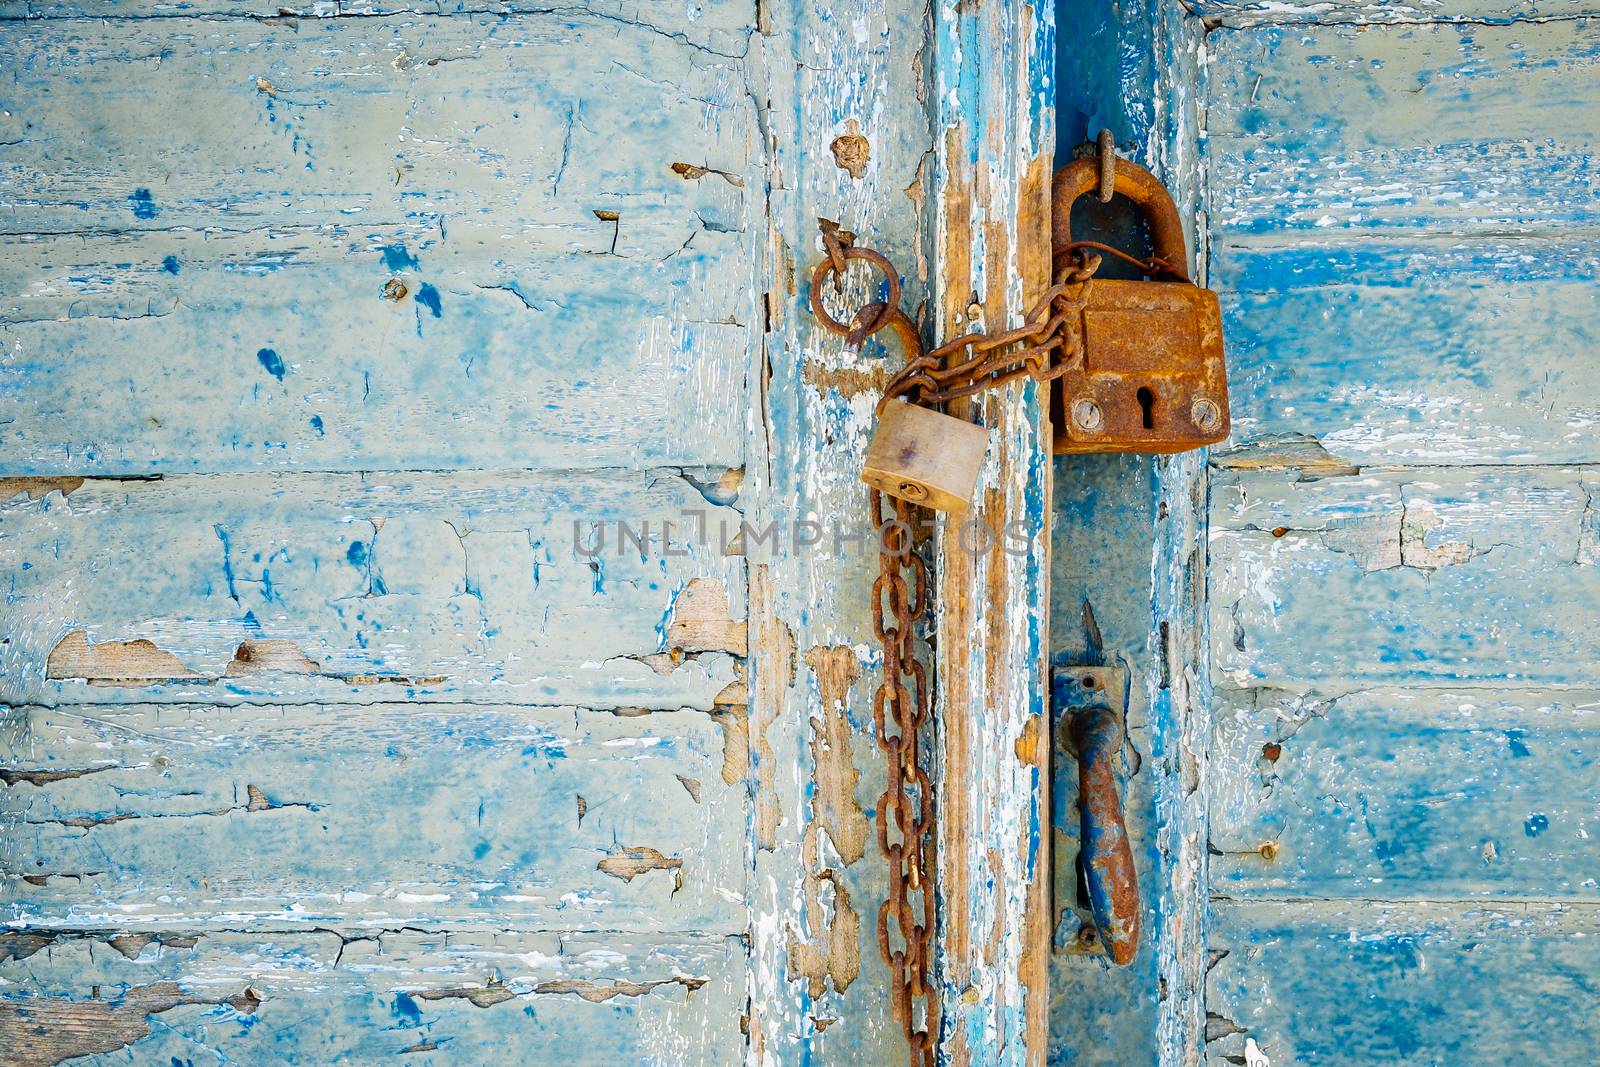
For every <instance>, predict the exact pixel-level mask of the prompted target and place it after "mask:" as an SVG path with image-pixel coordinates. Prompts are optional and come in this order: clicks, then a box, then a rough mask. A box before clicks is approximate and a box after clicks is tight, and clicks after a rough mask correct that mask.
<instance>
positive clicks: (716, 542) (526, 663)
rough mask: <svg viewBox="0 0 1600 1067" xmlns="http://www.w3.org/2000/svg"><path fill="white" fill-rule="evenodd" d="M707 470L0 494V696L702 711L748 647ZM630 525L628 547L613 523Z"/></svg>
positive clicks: (207, 482) (739, 584) (299, 479)
mask: <svg viewBox="0 0 1600 1067" xmlns="http://www.w3.org/2000/svg"><path fill="white" fill-rule="evenodd" d="M719 473H720V472H708V471H700V472H694V471H689V472H687V473H683V474H680V473H678V472H675V471H658V472H622V471H619V472H611V473H590V474H563V475H529V474H505V473H487V474H479V473H474V474H455V475H431V474H416V475H396V476H392V477H384V478H380V477H376V476H366V477H362V476H354V475H339V476H334V475H285V476H271V475H251V476H239V477H226V478H202V477H188V478H169V479H164V480H160V481H132V482H118V481H103V480H90V481H86V482H84V483H83V484H82V485H81V486H80V487H78V488H76V489H73V490H72V491H71V492H70V493H67V494H66V495H63V493H62V492H61V490H60V489H53V490H51V491H49V492H46V493H44V495H43V496H42V497H41V498H39V499H33V498H31V497H30V496H29V495H28V494H27V492H26V490H24V492H22V493H18V495H16V496H14V497H13V498H12V499H11V501H10V502H9V503H8V504H5V505H4V506H3V507H0V522H3V524H4V529H5V531H6V534H7V536H6V537H4V538H3V539H0V565H3V566H4V568H5V570H6V572H7V573H8V574H11V575H13V581H12V583H11V586H10V590H9V597H10V601H11V603H10V607H9V609H8V611H7V613H6V619H5V624H4V627H5V629H4V637H5V644H4V645H3V651H0V663H3V664H4V667H5V681H4V683H3V684H0V696H3V698H4V699H5V700H7V701H9V702H14V703H16V702H37V703H46V704H55V703H123V702H131V701H154V702H160V703H173V702H180V703H181V702H198V703H203V704H213V703H215V704H236V703H282V702H285V701H288V702H299V701H325V702H355V703H361V702H369V701H372V702H376V701H383V700H393V699H397V698H401V697H404V698H405V699H417V700H444V701H460V700H465V701H474V702H477V701H482V702H488V703H505V702H517V703H528V704H577V705H582V706H589V707H597V708H615V707H633V706H641V707H649V708H664V709H673V708H679V707H696V708H700V709H702V710H709V709H710V708H711V707H712V706H713V705H714V703H715V702H716V700H717V698H718V694H719V693H721V692H722V691H723V690H724V689H725V688H727V687H728V686H730V685H731V684H732V683H733V682H734V681H735V680H736V675H735V668H736V662H737V661H738V660H739V659H741V658H742V657H743V655H744V651H745V650H744V645H743V628H742V626H740V625H739V623H740V622H741V621H742V619H743V616H744V605H743V596H742V594H743V586H744V582H743V577H742V575H743V565H744V564H743V560H742V559H741V558H739V557H737V556H731V555H727V554H726V552H727V551H728V549H727V548H726V547H725V546H728V545H729V542H730V541H731V540H732V538H733V535H734V534H735V532H736V531H737V529H738V525H739V522H740V519H741V516H740V515H739V513H738V512H736V511H733V510H732V509H731V508H727V507H719V506H716V505H713V504H712V503H710V501H709V500H708V498H707V497H708V495H711V496H715V495H716V494H717V493H718V492H720V490H717V489H716V488H715V485H716V481H717V477H718V474H719ZM21 484H22V485H24V486H26V485H27V484H28V483H26V482H23V483H21ZM47 484H48V483H47ZM702 490H704V492H702ZM12 491H13V492H14V491H15V488H13V490H12ZM700 517H703V518H704V520H705V523H706V526H705V529H704V530H703V531H702V530H701V529H700V528H699V518H700ZM666 523H671V524H672V526H673V530H672V534H671V536H670V539H668V541H667V543H665V544H664V543H663V537H662V534H663V529H664V524H666ZM645 524H648V527H649V534H650V537H651V540H650V541H649V542H648V546H647V547H646V546H645V545H640V544H637V543H635V542H634V541H630V540H629V539H628V537H627V534H626V533H625V530H627V531H632V532H633V533H634V534H635V535H638V534H641V533H642V532H643V531H642V530H641V527H643V526H644V525H645ZM597 546H598V549H597ZM590 553H597V554H593V555H591V554H590ZM719 617H720V621H721V623H722V626H721V627H720V629H719V628H718V627H716V626H711V627H710V628H709V630H708V628H707V627H706V626H705V625H704V624H705V623H706V622H707V621H710V622H713V623H715V622H716V621H717V620H718V618H719ZM680 622H682V623H683V624H685V625H689V624H691V623H692V624H693V626H692V627H691V628H690V630H689V631H688V632H684V631H681V630H680V629H679V628H678V627H677V624H678V623H680ZM141 642H142V643H141ZM675 650H676V654H674V653H675ZM729 699H730V700H731V699H733V698H732V697H731V696H730V698H729ZM735 702H742V698H740V700H737V701H735Z"/></svg>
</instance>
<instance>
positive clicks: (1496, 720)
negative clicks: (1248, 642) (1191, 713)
mask: <svg viewBox="0 0 1600 1067" xmlns="http://www.w3.org/2000/svg"><path fill="white" fill-rule="evenodd" d="M1597 712H1600V702H1597V698H1596V695H1595V693H1594V692H1593V691H1590V690H1582V689H1573V690H1559V691H1554V692H1550V691H1542V692H1541V691H1537V690H1527V691H1511V692H1505V691H1495V690H1492V689H1459V690H1451V689H1446V688H1426V689H1421V688H1419V689H1387V690H1373V691H1362V692H1355V693H1342V694H1337V695H1329V696H1318V695H1306V696H1294V695H1292V694H1288V693H1282V692H1278V691H1273V690H1247V691H1244V692H1241V693H1230V694H1228V695H1227V696H1226V698H1225V702H1224V703H1223V704H1222V705H1221V706H1220V707H1218V709H1217V711H1216V715H1215V724H1216V732H1215V734H1214V735H1213V741H1212V748H1211V761H1210V767H1209V772H1210V773H1209V784H1208V789H1209V792H1210V800H1211V809H1210V810H1211V824H1210V838H1211V845H1212V847H1213V848H1215V849H1216V850H1217V852H1218V854H1216V855H1214V856H1213V857H1212V861H1211V871H1212V877H1213V885H1214V887H1215V889H1216V891H1217V892H1219V893H1223V894H1226V895H1228V896H1231V897H1247V896H1250V897H1253V896H1266V897H1283V896H1287V897H1316V898H1354V899H1360V898H1364V897H1374V896H1376V897H1385V898H1417V899H1427V900H1452V899H1460V898H1484V897H1487V898H1502V899H1503V898H1512V899H1522V898H1529V897H1535V898H1538V899H1542V900H1585V901H1591V902H1592V901H1594V900H1595V899H1596V898H1597V897H1600V881H1597V877H1600V835H1596V834H1595V832H1594V827H1593V825H1592V824H1593V823H1594V821H1595V812H1596V810H1597V809H1600V776H1597V775H1596V773H1595V759H1596V753H1597V751H1600V717H1597Z"/></svg>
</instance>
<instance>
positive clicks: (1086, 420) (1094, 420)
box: [1072, 398, 1106, 433]
mask: <svg viewBox="0 0 1600 1067" xmlns="http://www.w3.org/2000/svg"><path fill="white" fill-rule="evenodd" d="M1072 421H1073V422H1074V423H1076V424H1077V427H1078V429H1080V430H1087V431H1088V432H1089V433H1094V432H1095V431H1096V430H1098V429H1099V428H1100V427H1102V426H1104V425H1105V422H1106V416H1105V413H1104V412H1103V411H1101V410H1100V405H1099V404H1096V403H1095V402H1094V401H1093V400H1089V399H1087V398H1085V399H1083V400H1074V401H1073V402H1072Z"/></svg>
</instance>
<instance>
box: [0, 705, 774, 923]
mask: <svg viewBox="0 0 1600 1067" xmlns="http://www.w3.org/2000/svg"><path fill="white" fill-rule="evenodd" d="M7 715H8V719H9V720H10V721H9V722H8V725H7V729H6V735H7V736H6V737H5V738H4V745H3V748H0V760H3V763H0V780H4V781H5V782H6V783H7V785H6V787H5V788H4V790H3V793H0V813H3V814H0V817H3V818H4V819H5V821H6V823H7V830H6V835H5V851H6V853H7V855H8V857H9V859H8V862H7V864H6V866H7V868H8V869H9V870H10V871H11V872H12V877H11V878H8V879H7V882H8V885H7V892H6V911H7V912H8V913H9V917H10V919H11V920H12V921H13V922H17V923H26V924H27V927H28V929H29V930H31V931H35V932H37V931H40V930H47V929H51V928H57V927H115V928H123V929H130V930H137V929H175V928H184V929H189V928H195V929H200V928H206V927H213V926H222V927H233V928H238V927H245V928H251V929H269V928H284V927H334V928H338V929H356V928H391V929H392V928H397V927H401V926H417V927H423V928H432V927H440V926H449V927H451V928H458V929H459V928H464V927H472V926H488V927H490V928H493V929H497V930H515V929H534V930H594V929H605V930H643V931H654V930H719V931H725V932H730V933H736V932H738V931H740V930H742V929H743V926H744V921H745V913H744V906H743V899H744V871H743V864H742V862H741V858H740V856H739V854H738V853H737V852H734V851H730V850H728V849H725V848H723V847H721V842H722V841H724V840H725V839H727V838H728V837H729V836H731V835H733V834H736V833H738V832H739V831H740V829H741V828H742V826H743V824H744V805H743V803H742V801H743V789H742V788H735V786H736V785H737V784H738V779H737V778H735V779H734V783H732V784H730V783H729V782H726V781H724V778H723V765H724V747H725V732H724V730H721V729H719V728H718V726H717V725H716V724H715V723H714V722H713V721H712V719H711V717H710V716H709V715H706V714H704V713H702V712H656V713H653V714H650V715H643V716H639V717H622V716H617V715H614V714H610V713H606V712H591V711H587V710H581V709H575V708H539V709H530V708H517V707H474V706H441V705H422V706H418V705H405V704H382V705H375V706H367V707H358V708H352V707H347V706H346V707H339V706H332V707H329V706H322V705H316V704H310V705H291V706H265V707H233V708H228V707H201V706H195V705H181V706H178V707H168V706H162V705H149V704H136V705H130V706H121V707H108V708H97V709H94V711H93V714H87V715H86V714H83V713H82V712H81V711H80V710H75V709H65V708H63V709H45V708H19V709H13V710H11V711H10V712H8V713H7ZM739 740H740V741H741V743H742V738H740V739H739ZM308 753H313V754H314V757H315V758H309V759H308V758H307V754H308ZM24 878H26V879H27V881H24V880H23V879H24Z"/></svg>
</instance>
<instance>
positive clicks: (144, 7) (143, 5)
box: [0, 0, 756, 57]
mask: <svg viewBox="0 0 1600 1067" xmlns="http://www.w3.org/2000/svg"><path fill="white" fill-rule="evenodd" d="M550 10H551V9H550V5H548V4H545V3H541V2H538V0H311V2H310V3H305V4H297V5H294V6H285V5H283V4H279V3H274V2H273V0H4V2H0V18H7V19H15V18H28V19H84V18H92V19H133V18H171V17H173V16H174V15H185V16H191V17H195V18H200V17H209V18H213V19H214V18H218V17H228V18H251V19H261V20H264V21H267V22H269V23H271V24H272V25H275V26H282V27H287V28H289V29H291V30H295V31H298V29H299V28H300V25H301V20H302V19H304V20H316V19H321V18H334V17H340V18H349V17H351V16H354V15H390V16H392V15H464V14H474V13H476V14H491V15H507V14H518V13H534V14H548V13H549V12H550ZM561 11H562V14H563V15H564V16H565V17H566V18H579V17H583V16H590V17H592V18H593V19H594V20H595V21H596V22H597V23H599V22H602V21H603V22H609V23H616V24H618V25H621V26H637V27H639V28H641V29H645V30H649V31H651V32H653V33H659V34H661V35H662V36H665V37H675V38H681V39H683V40H685V41H688V42H689V43H690V44H693V45H695V46H696V47H699V48H704V49H706V50H707V51H712V52H716V53H718V54H722V55H728V56H730V57H732V56H736V55H743V53H744V52H745V50H746V48H747V47H748V45H749V37H750V32H751V30H753V29H754V28H755V19H756V5H755V3H754V2H753V0H717V2H716V3H714V4H696V5H687V4H678V3H673V2H672V0H627V2H624V0H574V2H572V3H568V4H563V5H562V8H561Z"/></svg>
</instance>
